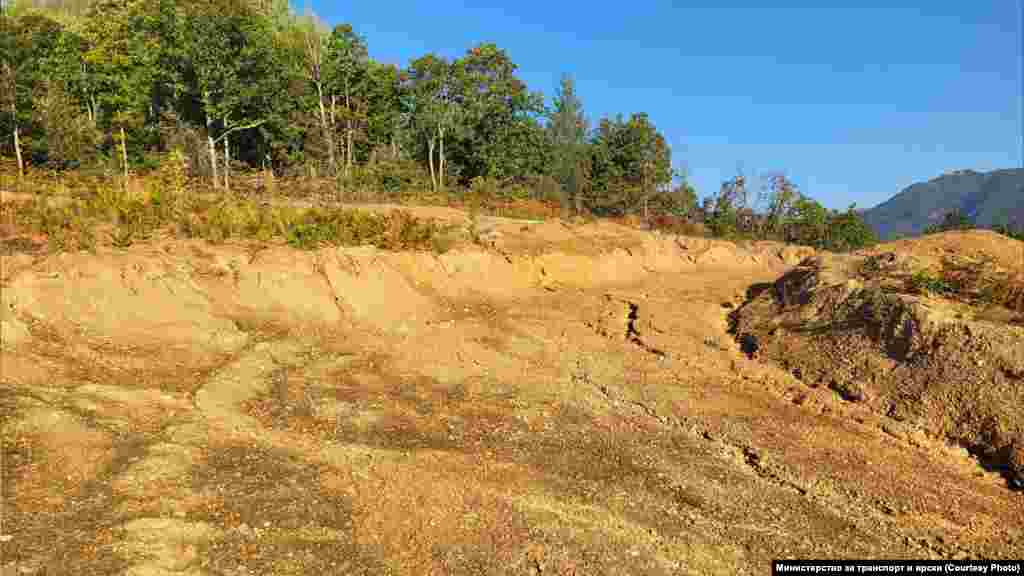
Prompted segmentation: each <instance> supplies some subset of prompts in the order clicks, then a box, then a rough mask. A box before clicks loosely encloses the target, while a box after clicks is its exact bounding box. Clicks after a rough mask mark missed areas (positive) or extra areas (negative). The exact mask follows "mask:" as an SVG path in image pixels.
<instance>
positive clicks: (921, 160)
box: [311, 0, 1022, 208]
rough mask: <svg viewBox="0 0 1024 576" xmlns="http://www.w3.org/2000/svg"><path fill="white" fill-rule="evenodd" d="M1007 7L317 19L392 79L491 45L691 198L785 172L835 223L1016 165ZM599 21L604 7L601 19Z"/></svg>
mask: <svg viewBox="0 0 1024 576" xmlns="http://www.w3.org/2000/svg"><path fill="white" fill-rule="evenodd" d="M1018 1H1021V0H992V1H989V0H970V1H968V0H917V1H914V2H910V1H907V0H903V1H900V0H889V1H878V0H860V1H858V2H848V3H841V2H838V1H831V0H814V1H811V0H807V1H796V0H790V1H787V2H767V1H764V0H761V1H758V0H717V1H710V0H708V1H688V2H684V1H677V2H668V1H651V0H648V1H643V0H640V1H634V2H625V3H620V2H615V3H606V2H600V1H591V2H571V1H566V0H561V1H559V0H554V1H552V0H549V1H546V2H538V1H533V0H519V1H516V2H504V3H500V2H495V1H474V2H465V3H463V2H456V1H451V0H433V1H431V2H400V1H393V2H387V1H377V2H338V3H335V2H322V1H321V2H318V1H313V2H312V3H311V7H312V9H313V11H315V12H316V13H317V14H318V15H319V16H320V17H321V18H322V19H324V20H325V21H326V22H327V23H328V24H329V25H334V24H337V23H340V22H350V23H351V24H352V25H353V27H354V28H355V29H356V31H357V32H359V33H360V34H361V35H363V36H364V37H365V38H366V39H367V42H368V44H369V50H370V55H371V56H372V57H373V58H375V59H377V60H380V61H383V62H391V63H395V64H398V65H401V66H404V65H406V64H407V63H408V62H409V61H410V60H411V59H413V58H416V57H419V56H421V55H423V54H426V53H427V52H436V53H438V54H442V55H445V56H448V57H456V56H461V55H462V54H463V53H464V52H465V50H466V49H467V48H469V47H471V46H473V45H474V44H477V43H479V42H494V43H496V44H497V45H498V46H499V47H500V48H503V49H505V50H506V51H507V52H508V53H509V55H510V56H511V58H512V60H513V62H515V63H516V64H518V65H519V76H520V78H522V79H523V80H524V81H525V82H526V83H527V84H528V85H529V86H530V88H531V89H533V90H539V91H542V92H544V94H545V96H546V97H547V98H548V99H549V101H550V98H551V96H552V95H553V94H554V92H555V88H556V86H557V84H558V78H559V76H560V74H562V73H563V72H568V73H571V74H573V75H574V76H575V78H576V81H577V86H578V92H579V95H580V97H581V98H582V100H583V104H584V108H585V110H586V112H587V114H588V116H589V117H590V118H591V120H592V121H594V120H597V119H599V118H601V117H602V116H605V115H614V114H616V113H622V114H623V115H627V116H628V114H629V113H631V112H647V113H648V114H649V115H650V116H651V118H652V120H653V121H654V122H655V124H656V125H657V126H658V128H659V130H661V132H662V133H663V134H664V135H665V137H666V138H667V139H668V141H669V143H670V144H671V145H672V150H673V160H674V163H675V164H676V165H677V167H680V168H683V167H685V169H686V170H687V172H688V174H689V179H690V181H691V182H692V183H693V184H694V185H695V186H696V188H697V190H698V194H699V195H700V196H702V197H703V196H705V195H707V194H709V193H713V192H715V191H717V189H718V187H719V185H720V184H721V182H722V180H725V179H728V178H730V177H732V176H733V175H735V174H736V173H737V170H742V171H743V172H744V173H745V174H746V175H747V176H748V179H751V178H753V179H755V180H756V179H757V178H758V175H759V174H765V173H769V172H773V171H783V172H785V173H786V174H787V175H788V176H789V177H790V178H792V179H793V180H794V181H795V182H796V183H797V184H798V185H799V186H800V187H801V189H803V190H804V191H805V192H807V193H809V194H810V195H811V196H813V197H815V198H816V199H818V200H819V201H821V202H822V203H823V204H825V205H826V206H828V207H831V208H845V207H846V206H848V205H849V204H850V203H852V202H856V203H857V204H858V206H860V207H870V206H874V205H876V204H878V203H880V202H883V201H885V200H886V199H888V198H889V197H891V196H892V195H894V194H895V193H896V192H898V191H899V190H900V189H902V188H903V187H905V186H908V185H910V184H912V183H914V182H918V181H924V180H928V179H930V178H933V177H935V176H938V175H940V174H941V173H942V172H943V171H945V170H948V169H961V168H972V169H975V170H992V169H996V168H1012V167H1017V166H1021V163H1022V159H1021V151H1020V144H1019V135H1020V131H1021V126H1022V118H1021V112H1020V110H1021V100H1020V94H1021V39H1020V30H1021V25H1022V23H1021V16H1020V12H1019V8H1018ZM606 6H608V7H609V8H606Z"/></svg>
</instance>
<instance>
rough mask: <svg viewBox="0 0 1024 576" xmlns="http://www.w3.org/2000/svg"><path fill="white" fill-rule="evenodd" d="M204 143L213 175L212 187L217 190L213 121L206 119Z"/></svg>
mask: <svg viewBox="0 0 1024 576" xmlns="http://www.w3.org/2000/svg"><path fill="white" fill-rule="evenodd" d="M206 143H207V147H208V148H209V152H210V170H212V175H213V187H214V188H217V187H219V186H220V183H219V182H218V181H217V147H216V144H214V142H213V121H212V120H210V117H209V116H207V117H206Z"/></svg>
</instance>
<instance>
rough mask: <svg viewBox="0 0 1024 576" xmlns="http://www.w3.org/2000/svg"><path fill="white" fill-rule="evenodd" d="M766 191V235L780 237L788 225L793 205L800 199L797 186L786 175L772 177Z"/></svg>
mask: <svg viewBox="0 0 1024 576" xmlns="http://www.w3.org/2000/svg"><path fill="white" fill-rule="evenodd" d="M768 186H769V187H768V190H767V191H766V196H767V198H766V199H767V201H768V208H767V211H766V213H765V216H764V228H765V229H764V233H766V234H771V235H778V234H780V233H781V231H782V229H783V228H784V227H785V226H786V224H787V220H786V219H787V218H788V217H789V215H790V214H791V213H792V211H793V205H794V203H795V202H796V200H797V199H798V198H799V197H800V193H799V191H797V188H796V186H795V185H794V184H793V183H792V182H790V180H789V179H788V178H786V176H785V175H784V174H775V175H773V176H771V177H770V179H769V185H768Z"/></svg>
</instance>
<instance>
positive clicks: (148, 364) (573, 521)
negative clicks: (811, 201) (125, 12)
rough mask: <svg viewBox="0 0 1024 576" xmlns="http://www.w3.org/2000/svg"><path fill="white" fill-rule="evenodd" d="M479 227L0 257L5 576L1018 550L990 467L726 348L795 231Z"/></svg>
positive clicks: (625, 570)
mask: <svg viewBox="0 0 1024 576" xmlns="http://www.w3.org/2000/svg"><path fill="white" fill-rule="evenodd" d="M449 216H451V217H452V218H458V217H459V215H458V214H450V215H449ZM481 226H483V227H484V228H486V237H487V244H488V247H487V248H486V249H484V248H481V247H475V246H474V247H465V248H463V249H458V250H455V251H453V252H449V253H446V254H444V255H442V256H435V255H433V254H411V253H398V254H396V253H385V252H381V251H378V250H374V249H370V248H359V249H324V250H320V251H317V252H312V253H309V252H297V251H294V250H291V249H288V248H286V247H283V246H264V247H261V248H260V249H254V248H252V247H249V246H243V245H226V246H217V247H212V246H209V245H206V244H203V243H201V242H185V241H169V240H168V241H157V242H154V243H152V244H148V245H143V246H134V247H132V248H131V249H128V250H113V249H101V250H100V252H99V253H98V254H96V255H90V254H86V253H82V254H64V255H59V256H44V255H40V254H36V255H25V254H20V255H12V256H5V257H3V259H2V261H0V263H2V270H0V276H2V282H3V291H2V298H0V299H2V306H0V322H2V336H3V352H2V358H0V359H2V380H0V422H2V426H3V450H2V456H3V462H2V470H3V474H4V475H3V484H2V489H3V490H2V495H3V506H4V507H3V509H2V510H0V519H2V525H0V535H2V537H0V552H2V556H0V570H2V571H3V572H2V574H3V576H7V574H9V573H10V574H64V573H76V574H124V573H127V574H134V575H163V574H194V575H199V574H317V573H322V574H327V573H336V574H506V573H507V574H581V575H582V574H695V575H696V574H701V575H704V574H764V573H766V572H767V571H768V570H769V569H770V568H769V562H770V560H771V559H773V558H807V557H817V558H842V557H860V558H867V557H886V558H955V557H987V558H1013V557H1020V556H1022V555H1024V526H1022V522H1021V518H1024V497H1022V496H1021V494H1019V493H1015V492H1013V491H1011V490H1010V489H1009V488H1008V487H1007V484H1006V481H1005V478H1004V477H1003V476H1002V475H1001V474H1000V473H999V472H997V471H993V470H988V469H986V468H985V467H984V466H982V465H981V464H980V463H979V462H978V461H977V460H975V459H974V458H973V457H972V456H971V455H970V454H968V453H967V451H966V450H964V449H961V448H955V447H951V446H950V445H948V444H946V443H945V442H943V441H941V440H939V439H936V438H935V437H933V436H929V435H928V434H925V433H924V432H920V431H915V430H913V429H909V430H908V431H907V432H906V433H905V434H900V435H893V434H892V433H890V432H888V431H887V429H889V430H890V431H891V427H892V423H891V422H890V421H889V420H888V419H887V418H886V417H885V416H882V415H879V414H878V413H877V412H876V411H874V410H872V409H871V407H870V406H866V405H863V404H860V403H852V402H848V401H845V400H843V399H842V398H841V397H840V396H839V395H838V394H837V393H836V392H834V391H832V390H829V389H826V388H823V387H819V388H810V387H808V386H806V385H805V384H803V383H801V382H800V381H798V380H797V379H796V378H794V376H793V375H792V374H791V373H790V372H788V371H786V370H783V369H782V368H780V367H777V366H776V365H775V364H773V363H770V362H760V361H758V360H756V359H751V358H749V357H748V356H747V355H745V354H744V353H743V352H742V351H741V349H740V346H739V345H738V344H737V343H736V342H734V340H733V338H732V336H731V335H730V334H729V333H728V331H727V330H728V314H729V313H730V312H731V311H732V310H734V309H735V308H736V307H738V306H739V305H741V303H742V302H744V301H745V300H746V299H747V295H748V290H749V289H750V287H751V286H754V285H759V284H763V283H766V282H773V281H775V280H776V279H777V278H779V277H780V276H781V275H782V274H784V273H785V272H786V271H787V270H789V269H790V267H792V266H793V265H795V264H797V263H798V262H800V261H801V260H802V259H803V258H804V257H806V256H809V255H810V252H809V251H807V250H800V249H794V248H785V247H781V246H778V245H774V244H770V243H758V244H755V245H752V246H747V247H737V246H735V245H733V244H730V243H726V242H718V241H710V240H705V239H693V238H677V237H673V236H663V235H658V234H650V233H644V232H639V231H635V230H630V229H627V228H623V227H619V226H615V225H612V224H607V223H598V224H590V225H586V226H570V225H565V224H562V223H559V222H551V221H548V222H545V223H541V224H530V223H524V222H517V221H511V220H505V219H486V220H482V221H481Z"/></svg>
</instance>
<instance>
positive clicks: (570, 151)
mask: <svg viewBox="0 0 1024 576" xmlns="http://www.w3.org/2000/svg"><path fill="white" fill-rule="evenodd" d="M481 34H485V32H484V31H482V32H481ZM370 41H372V39H368V38H365V37H363V36H362V35H360V34H359V32H358V23H351V24H350V23H341V24H338V25H336V26H333V27H330V26H327V25H326V24H325V23H324V22H322V21H321V20H320V19H318V18H317V17H316V16H315V15H314V14H305V15H300V14H296V13H294V12H293V11H292V10H291V9H290V8H289V6H288V3H287V1H286V0H248V1H245V0H94V1H92V2H88V1H85V0H77V1H64V0H47V1H36V2H26V1H20V2H8V3H7V4H6V5H5V7H4V10H3V16H2V18H0V105H2V107H0V110H2V113H0V130H2V131H3V134H4V135H5V137H4V138H3V140H2V144H0V155H3V156H5V157H9V158H13V159H15V160H16V164H17V171H18V174H24V173H25V171H26V170H32V169H45V170H56V171H67V170H77V171H80V172H81V171H87V172H96V173H102V174H106V175H117V176H118V177H123V178H124V179H125V180H127V179H128V178H129V177H131V175H132V174H137V173H142V172H144V171H147V170H149V169H152V168H155V167H157V166H159V165H160V164H161V163H162V162H163V161H164V160H165V159H166V158H167V157H168V155H169V154H171V153H172V152H177V153H178V154H179V155H180V156H182V157H183V158H184V164H185V166H186V167H187V171H188V174H189V176H190V177H193V178H198V179H202V181H204V182H205V183H206V185H207V186H210V187H215V188H217V189H221V190H223V189H230V188H231V187H232V178H237V176H238V175H239V173H240V172H248V171H251V170H260V171H262V172H263V173H264V174H268V173H269V174H273V175H274V176H275V177H277V178H282V177H284V178H287V177H304V178H319V179H324V178H328V179H330V181H331V182H333V184H332V186H335V187H336V190H337V192H338V193H339V194H340V195H341V196H342V198H345V197H346V194H348V192H350V191H353V190H371V191H373V193H374V194H379V195H380V199H381V200H394V199H395V197H397V196H401V195H410V194H412V193H415V194H416V196H415V197H416V198H420V199H422V197H423V195H424V194H427V195H431V194H432V195H434V196H435V197H437V196H439V195H443V196H445V197H448V198H450V197H452V195H459V194H462V193H464V192H465V191H467V190H471V191H473V192H475V193H477V194H478V195H483V196H490V197H503V198H519V199H524V198H529V199H532V200H535V201H541V202H546V203H549V204H552V205H557V206H560V209H561V212H562V214H563V215H564V214H568V213H576V214H589V215H596V216H625V215H629V214H634V215H638V216H642V217H644V220H645V221H647V222H648V223H650V222H652V219H656V218H661V219H662V220H661V222H662V224H664V222H665V218H674V219H675V220H674V222H676V223H678V222H680V221H685V222H691V223H696V222H704V223H706V224H707V227H708V230H710V231H711V232H712V233H714V234H716V235H721V236H731V235H740V236H746V237H775V238H780V239H786V240H789V241H796V242H803V243H811V244H816V245H819V246H822V247H825V246H829V247H835V248H848V247H852V246H856V245H861V244H863V243H864V242H866V241H870V234H869V233H868V231H866V229H865V228H864V226H863V223H862V222H861V221H860V218H859V215H857V214H856V213H854V212H853V211H852V210H851V211H846V212H842V213H840V212H835V211H830V210H826V209H825V208H823V207H822V206H821V205H820V204H818V203H817V202H815V201H814V200H812V199H810V198H807V197H805V196H803V195H802V194H800V193H799V192H797V191H796V189H795V187H794V186H793V185H792V183H791V182H789V181H788V180H786V179H785V178H776V179H774V180H773V181H772V183H771V186H770V187H768V189H766V190H764V191H763V193H762V194H761V195H760V197H759V200H760V202H758V203H755V202H753V201H752V200H753V199H752V198H751V196H752V195H751V194H750V193H748V191H747V189H746V187H745V185H744V182H743V179H742V177H738V178H736V179H734V180H732V181H729V182H726V183H725V184H723V186H722V189H721V190H720V191H717V192H716V193H713V194H710V195H709V196H708V198H706V201H705V202H704V204H703V205H700V203H699V202H698V198H697V193H696V191H695V190H694V189H693V188H692V187H691V186H690V185H689V184H688V183H687V182H686V181H685V178H681V177H680V175H679V174H676V173H675V172H674V171H673V169H672V160H673V159H672V154H671V149H670V148H669V146H668V144H667V142H666V139H665V137H664V136H663V135H662V134H661V133H660V132H659V131H658V129H657V127H656V126H655V125H654V124H653V122H652V120H651V118H650V117H649V116H648V115H647V114H645V113H644V112H642V111H624V112H625V113H626V115H622V114H619V115H616V116H614V117H605V118H601V119H600V120H598V121H596V122H595V123H593V124H592V123H591V121H590V120H589V119H588V117H587V116H586V114H585V113H584V108H583V103H582V100H581V98H580V96H579V95H578V94H577V93H576V90H575V87H574V82H573V79H572V77H571V75H568V74H566V75H564V76H563V78H562V80H561V83H560V87H559V89H558V90H557V93H556V94H555V95H554V96H553V97H552V98H550V99H548V98H545V96H544V95H543V94H542V93H541V92H540V91H538V90H535V89H533V88H531V87H529V86H527V85H526V84H525V83H524V82H523V81H522V80H521V79H520V78H519V77H518V75H517V69H518V68H517V66H516V64H515V63H514V62H513V60H512V58H511V56H510V55H509V54H508V53H507V52H506V51H505V50H503V49H502V48H500V47H499V46H496V45H495V44H493V43H489V42H481V43H479V44H477V45H475V46H471V47H469V48H468V49H467V50H466V51H465V53H464V54H462V55H461V56H460V57H458V58H454V59H449V58H446V57H444V56H442V55H439V54H436V53H429V54H423V55H409V60H408V65H407V66H406V67H404V68H399V67H397V66H395V65H390V64H383V63H379V62H376V61H374V60H373V59H372V58H371V57H370V56H369V49H368V48H369V46H368V43H369V42H370ZM566 68H567V69H568V68H571V63H566ZM754 196H756V195H754ZM349 199H351V197H349ZM755 199H757V198H755ZM836 230H838V231H839V232H838V233H833V231H836ZM837 234H838V235H837Z"/></svg>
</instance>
